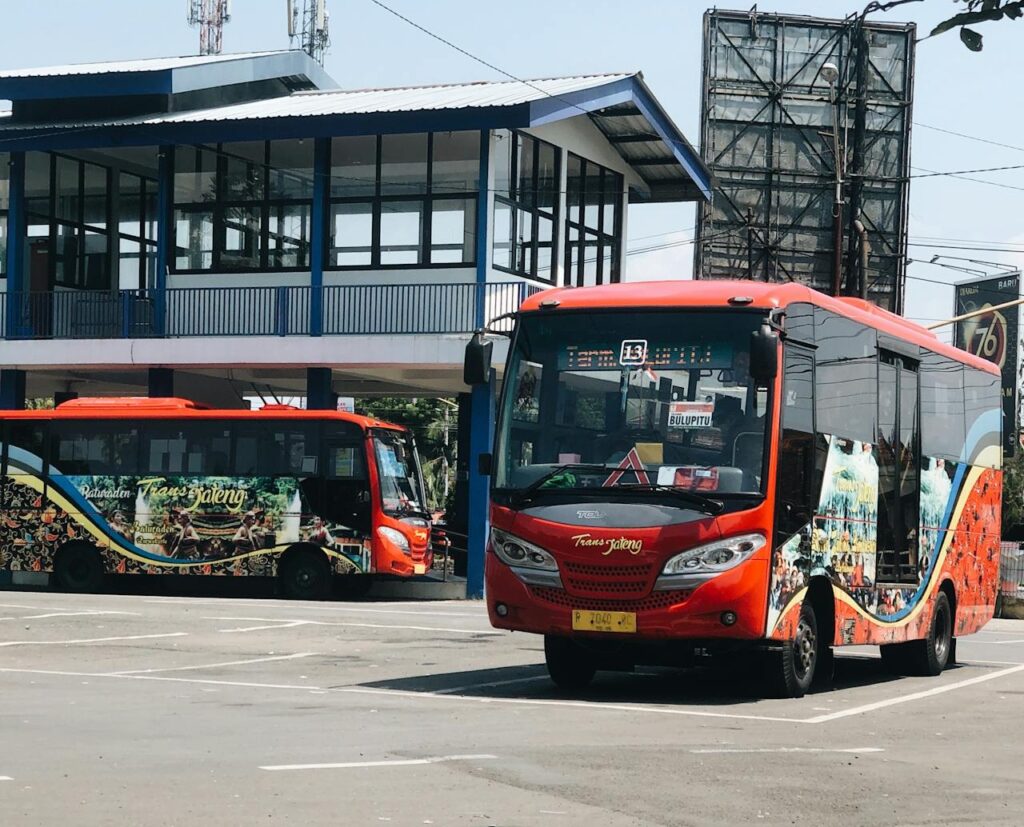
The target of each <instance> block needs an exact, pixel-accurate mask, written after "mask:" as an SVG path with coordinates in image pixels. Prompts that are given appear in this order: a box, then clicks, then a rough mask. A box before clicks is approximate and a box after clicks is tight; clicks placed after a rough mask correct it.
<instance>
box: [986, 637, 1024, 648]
mask: <svg viewBox="0 0 1024 827" xmlns="http://www.w3.org/2000/svg"><path fill="white" fill-rule="evenodd" d="M989 643H991V644H992V645H993V646H1005V645H1006V644H1007V643H1024V638H1018V639H1017V640H990V641H989Z"/></svg>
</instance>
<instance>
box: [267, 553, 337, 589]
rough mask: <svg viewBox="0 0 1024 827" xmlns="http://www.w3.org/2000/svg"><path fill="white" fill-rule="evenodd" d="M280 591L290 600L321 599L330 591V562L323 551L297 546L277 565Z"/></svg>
mask: <svg viewBox="0 0 1024 827" xmlns="http://www.w3.org/2000/svg"><path fill="white" fill-rule="evenodd" d="M278 577H279V578H280V581H281V591H282V592H283V593H284V596H285V597H287V598H289V599H291V600H323V599H324V598H325V597H327V596H328V595H329V594H330V592H331V579H332V577H331V564H330V563H329V562H328V561H327V557H325V556H324V554H323V552H319V551H314V550H313V549H308V548H298V549H293V550H291V551H289V552H286V553H285V555H284V557H282V558H281V562H280V564H279V565H278Z"/></svg>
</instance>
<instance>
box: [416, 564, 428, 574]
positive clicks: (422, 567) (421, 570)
mask: <svg viewBox="0 0 1024 827" xmlns="http://www.w3.org/2000/svg"><path fill="white" fill-rule="evenodd" d="M412 571H413V574H426V573H427V564H426V563H413V564H412Z"/></svg>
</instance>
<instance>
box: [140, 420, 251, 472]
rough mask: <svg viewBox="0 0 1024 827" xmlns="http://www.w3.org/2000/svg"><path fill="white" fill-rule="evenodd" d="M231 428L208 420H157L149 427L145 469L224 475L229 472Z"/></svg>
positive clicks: (143, 449)
mask: <svg viewBox="0 0 1024 827" xmlns="http://www.w3.org/2000/svg"><path fill="white" fill-rule="evenodd" d="M230 458H231V431H230V429H229V428H227V427H225V426H224V425H217V424H215V423H206V422H156V423H153V425H151V426H149V427H147V428H146V434H145V439H144V441H143V447H142V457H141V464H142V468H143V471H144V473H148V474H180V475H195V476H224V475H226V474H228V473H229V468H230Z"/></svg>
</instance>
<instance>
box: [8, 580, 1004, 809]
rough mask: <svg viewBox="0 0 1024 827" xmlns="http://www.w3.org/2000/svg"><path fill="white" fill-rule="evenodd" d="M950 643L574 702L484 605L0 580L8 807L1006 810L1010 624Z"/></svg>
mask: <svg viewBox="0 0 1024 827" xmlns="http://www.w3.org/2000/svg"><path fill="white" fill-rule="evenodd" d="M958 658H959V661H960V663H959V664H958V665H957V666H956V667H955V668H951V669H949V670H948V671H947V672H946V673H944V674H943V675H942V676H940V677H939V678H935V679H928V678H893V677H891V676H889V675H888V674H886V673H885V672H884V671H883V670H882V668H881V663H880V661H879V660H878V658H877V650H871V649H863V650H861V649H855V650H845V651H842V652H841V653H840V657H839V659H838V661H837V674H836V680H835V683H834V685H833V687H832V688H831V689H828V690H824V691H820V692H817V693H814V694H811V695H808V696H807V697H805V698H803V699H800V700H770V699H769V700H765V699H762V698H759V697H758V694H757V688H756V687H753V686H750V685H748V683H747V682H746V680H745V679H744V678H742V677H737V676H735V675H727V674H724V673H718V672H711V671H707V670H691V671H686V672H666V671H652V672H642V673H640V674H632V675H620V674H611V673H602V674H600V675H599V676H598V678H597V680H596V682H595V683H594V685H593V686H592V687H591V688H590V689H589V690H587V691H586V692H583V693H580V694H578V695H574V696H566V695H564V694H560V693H559V692H557V691H556V690H555V689H554V687H553V686H552V685H551V684H550V683H549V682H548V680H547V677H546V674H545V672H544V667H543V652H542V645H541V640H540V639H539V638H535V637H532V636H527V635H522V634H509V633H505V632H497V631H495V630H493V629H491V628H490V626H489V625H488V622H487V617H486V613H485V611H484V607H483V606H482V604H479V603H465V602H451V603H416V604H413V603H371V602H365V603H336V602H335V603H298V602H285V601H279V600H262V599H246V598H222V597H213V598H211V597H162V596H147V595H138V594H135V595H105V596H96V595H87V596H85V595H65V594H52V593H42V592H0V824H2V825H16V824H18V825H20V824H32V825H35V824H68V823H71V824H75V825H94V824H95V825H100V824H104V825H107V824H181V825H185V824H189V825H191V824H239V825H241V824H246V825H250V824H257V823H262V824H332V825H379V824H389V825H423V824H436V825H502V826H503V827H505V826H506V825H551V826H552V827H563V825H588V827H589V826H590V825H611V826H615V825H690V824H742V823H756V824H792V823H796V824H821V825H831V824H837V825H838V824H842V825H854V824H857V825H859V824H885V825H912V824H934V823H942V824H968V823H970V824H1014V825H1016V824H1020V823H1022V822H1024V802H1022V799H1021V797H1020V791H1021V789H1022V782H1024V744H1022V741H1024V739H1022V737H1021V733H1022V732H1024V729H1022V725H1021V721H1022V698H1024V622H1018V621H994V622H992V623H991V624H990V625H989V626H988V627H987V628H986V630H985V631H984V632H983V633H981V634H979V635H976V636H974V637H972V638H964V639H963V640H961V641H960V644H959V652H958Z"/></svg>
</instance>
